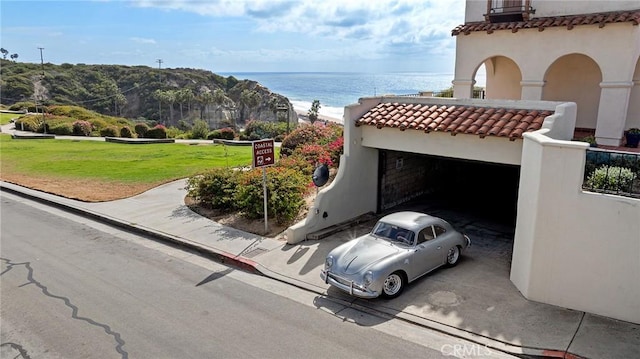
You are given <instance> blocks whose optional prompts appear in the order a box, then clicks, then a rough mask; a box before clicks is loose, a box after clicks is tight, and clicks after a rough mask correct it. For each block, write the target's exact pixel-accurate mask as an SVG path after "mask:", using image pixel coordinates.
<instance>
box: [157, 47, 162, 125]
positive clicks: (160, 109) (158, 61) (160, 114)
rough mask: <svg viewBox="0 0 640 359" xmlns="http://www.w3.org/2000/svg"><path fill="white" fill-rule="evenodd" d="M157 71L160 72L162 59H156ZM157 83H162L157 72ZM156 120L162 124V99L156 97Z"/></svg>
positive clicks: (160, 73)
mask: <svg viewBox="0 0 640 359" xmlns="http://www.w3.org/2000/svg"><path fill="white" fill-rule="evenodd" d="M156 62H157V63H158V70H162V68H161V66H162V59H157V60H156ZM158 81H159V82H161V83H162V72H161V71H158ZM158 120H159V121H160V123H162V98H161V97H160V96H158Z"/></svg>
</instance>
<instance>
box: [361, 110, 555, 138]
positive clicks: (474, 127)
mask: <svg viewBox="0 0 640 359" xmlns="http://www.w3.org/2000/svg"><path fill="white" fill-rule="evenodd" d="M553 113H554V111H547V110H524V109H522V110H519V109H507V108H494V107H478V106H459V105H458V106H456V105H429V104H415V103H407V104H403V103H380V104H378V105H377V106H376V107H374V108H372V109H370V110H369V111H368V112H367V113H365V114H364V115H363V116H362V117H361V118H359V119H358V120H356V126H363V125H368V126H376V127H377V128H383V127H391V128H398V129H400V130H401V131H404V130H407V129H410V130H420V131H424V132H427V133H429V132H432V131H443V132H450V133H451V135H453V136H455V135H456V134H458V133H465V134H471V135H478V136H480V137H482V138H484V137H485V136H498V137H507V138H509V139H510V140H511V141H513V140H515V139H517V138H522V134H523V133H524V132H531V131H536V130H539V129H540V128H541V127H542V123H543V122H544V119H545V117H547V116H549V115H552V114H553Z"/></svg>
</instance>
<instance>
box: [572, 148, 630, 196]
mask: <svg viewBox="0 0 640 359" xmlns="http://www.w3.org/2000/svg"><path fill="white" fill-rule="evenodd" d="M582 188H583V189H584V190H587V191H591V192H598V193H607V194H615V195H620V196H625V197H633V198H640V154H636V153H626V152H617V151H602V150H597V149H587V152H586V163H585V171H584V181H583V184H582Z"/></svg>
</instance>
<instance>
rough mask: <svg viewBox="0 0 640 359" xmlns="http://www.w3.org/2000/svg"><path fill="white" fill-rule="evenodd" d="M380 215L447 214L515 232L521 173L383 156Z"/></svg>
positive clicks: (406, 155)
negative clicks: (409, 212)
mask: <svg viewBox="0 0 640 359" xmlns="http://www.w3.org/2000/svg"><path fill="white" fill-rule="evenodd" d="M378 168H379V176H378V184H379V186H378V192H379V193H378V212H390V211H395V210H401V209H408V208H413V209H416V210H421V211H423V212H429V211H434V210H437V211H447V212H452V213H456V215H459V216H466V217H469V218H474V219H475V220H482V221H486V222H488V223H489V222H491V223H496V224H499V225H502V226H508V227H509V226H510V227H511V228H515V220H516V209H517V200H518V198H517V195H518V183H519V180H520V167H519V166H514V165H504V164H496V163H488V162H479V161H469V160H460V159H452V158H447V157H438V156H430V155H421V154H415V153H408V152H398V151H389V150H380V152H379V167H378Z"/></svg>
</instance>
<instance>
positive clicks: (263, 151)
mask: <svg viewBox="0 0 640 359" xmlns="http://www.w3.org/2000/svg"><path fill="white" fill-rule="evenodd" d="M251 144H252V147H253V168H260V167H262V192H263V197H264V233H265V234H267V232H268V231H269V225H268V224H267V167H268V166H271V165H273V164H274V163H275V151H274V146H273V139H266V140H258V141H253V142H252V143H251Z"/></svg>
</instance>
